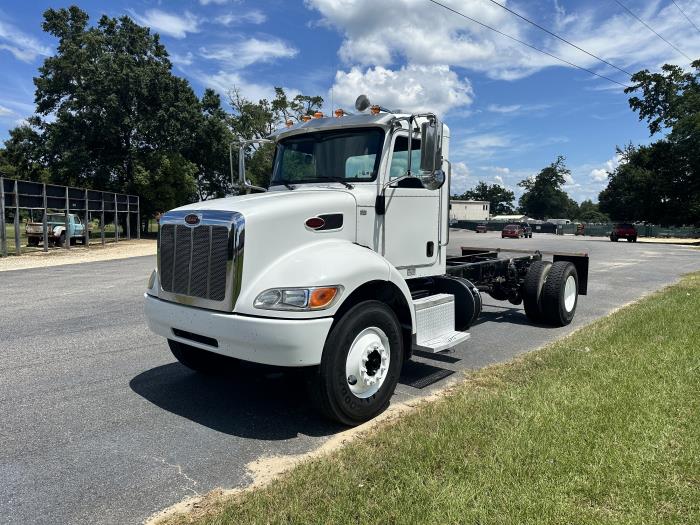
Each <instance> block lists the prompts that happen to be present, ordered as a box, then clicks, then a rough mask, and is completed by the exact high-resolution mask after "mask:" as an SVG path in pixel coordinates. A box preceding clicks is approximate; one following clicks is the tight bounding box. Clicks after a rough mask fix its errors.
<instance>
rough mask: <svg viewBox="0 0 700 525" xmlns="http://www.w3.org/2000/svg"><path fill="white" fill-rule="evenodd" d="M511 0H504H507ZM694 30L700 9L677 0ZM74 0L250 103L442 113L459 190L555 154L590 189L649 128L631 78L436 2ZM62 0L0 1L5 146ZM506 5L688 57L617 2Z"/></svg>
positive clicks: (588, 33) (623, 59) (517, 172)
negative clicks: (309, 99)
mask: <svg viewBox="0 0 700 525" xmlns="http://www.w3.org/2000/svg"><path fill="white" fill-rule="evenodd" d="M442 3H445V4H447V5H449V6H450V7H452V8H454V9H457V10H459V11H461V12H463V13H464V14H467V15H468V16H471V17H473V18H475V19H478V20H480V21H482V22H484V23H486V24H489V25H491V26H494V27H497V28H498V29H499V30H501V31H503V32H505V33H508V34H510V35H512V36H514V37H516V38H519V39H521V40H524V41H527V42H529V43H531V44H532V45H534V46H537V47H540V48H543V49H546V50H547V51H548V52H550V53H552V54H555V55H557V56H560V57H562V58H564V59H566V60H569V61H571V62H574V63H576V64H579V65H581V66H583V67H586V68H589V69H592V70H594V71H596V72H597V73H599V74H602V75H605V76H610V77H611V78H614V79H615V80H618V81H620V82H623V83H625V82H627V80H628V79H627V78H626V77H625V75H624V74H623V73H620V72H619V71H616V70H615V69H613V68H611V67H609V66H607V65H604V64H601V63H600V62H598V61H596V60H594V59H593V58H591V57H589V56H587V55H585V54H583V53H581V52H580V51H577V50H575V49H573V48H571V47H569V46H566V45H565V44H563V43H562V42H560V41H557V40H555V39H553V38H552V37H549V36H548V35H546V34H545V33H543V32H541V31H540V30H538V29H536V28H534V27H532V26H530V25H528V24H526V23H525V22H523V21H522V20H519V19H518V18H516V17H514V16H513V15H512V14H510V13H508V12H506V11H505V10H503V9H501V8H500V7H498V6H496V5H494V4H493V3H492V2H490V1H489V0H442ZM501 3H506V2H501ZM623 3H625V4H626V5H627V6H628V7H629V8H630V9H632V10H633V11H634V12H635V13H636V14H637V15H639V16H640V17H641V18H642V19H644V20H645V21H646V22H647V23H648V24H649V25H651V26H652V27H653V28H654V29H655V30H656V31H657V32H659V33H660V34H662V35H664V36H665V37H666V38H667V39H668V40H670V41H671V42H672V43H674V44H675V45H676V46H678V47H679V48H680V49H681V50H682V51H684V52H685V53H686V54H688V55H690V56H691V57H700V33H698V31H697V30H696V29H694V28H693V27H692V26H691V25H690V24H689V23H688V21H687V20H686V19H685V18H684V17H683V14H682V13H681V12H680V11H679V10H678V8H677V7H676V6H675V5H674V4H673V3H672V2H670V0H663V1H649V0H623ZM676 3H677V4H678V5H679V6H680V7H681V9H683V10H684V11H685V13H686V14H687V15H688V16H689V17H690V18H691V19H692V20H693V21H694V22H695V23H696V24H697V25H700V3H698V2H696V1H693V0H676ZM77 4H78V5H79V6H80V7H81V8H82V9H84V10H86V11H87V12H88V13H89V14H90V18H91V22H96V21H97V19H98V18H99V16H100V15H101V14H103V13H104V14H107V15H109V16H121V15H129V16H131V17H132V18H134V19H135V20H136V21H137V22H139V23H141V24H143V25H148V26H150V27H151V28H152V29H153V31H155V32H158V33H160V34H161V37H162V40H163V42H164V44H165V46H166V47H167V49H168V51H169V53H170V54H171V58H172V61H173V63H174V68H173V70H174V73H175V74H177V75H180V76H184V77H186V78H188V79H189V80H190V82H191V83H192V86H193V87H194V89H195V91H196V92H197V93H200V94H201V92H202V91H203V90H204V89H205V88H206V87H213V88H214V89H216V90H218V91H219V92H221V93H222V94H223V95H225V93H226V92H227V91H228V90H229V89H230V88H232V87H233V86H234V85H235V86H237V87H239V88H240V89H241V91H242V93H243V94H244V95H245V96H247V97H248V98H251V99H254V100H257V99H259V98H260V97H270V94H271V92H272V87H273V86H283V87H285V88H287V89H288V91H289V92H291V93H292V94H294V93H297V92H302V93H304V94H314V95H315V94H320V95H322V96H324V97H325V98H326V100H327V107H326V111H329V110H330V109H331V93H332V98H333V102H334V105H335V107H338V106H343V107H346V108H349V109H350V108H351V107H352V102H353V101H354V99H355V97H356V96H357V95H358V94H359V93H361V92H364V93H368V94H369V95H370V98H371V99H372V100H373V101H376V102H377V103H381V104H382V105H384V106H387V107H392V108H400V109H403V110H420V109H430V110H434V111H437V112H439V113H440V114H441V115H442V116H443V117H444V119H445V121H446V122H447V124H448V125H449V126H450V128H451V130H452V143H451V154H450V157H451V159H452V161H453V163H454V181H453V190H454V191H455V192H461V191H463V190H464V189H467V188H469V187H471V186H473V185H474V184H476V182H478V181H479V180H485V181H487V182H489V183H499V184H503V185H504V186H506V187H508V188H510V189H513V190H515V191H516V194H519V193H520V192H519V188H517V186H516V184H517V182H518V181H519V180H521V179H523V178H525V177H528V176H531V175H533V174H534V173H536V172H537V171H539V169H541V168H542V167H544V166H545V165H547V164H549V163H550V162H552V161H553V160H554V159H555V158H556V156H557V155H559V154H561V155H565V156H566V158H567V164H568V166H569V168H570V169H571V170H572V177H571V179H570V180H569V181H568V183H567V187H566V189H567V191H569V193H570V194H571V195H572V196H573V197H574V198H575V199H576V200H579V201H581V200H583V199H586V198H592V199H593V200H596V199H597V195H598V192H599V191H600V190H601V189H602V188H603V187H604V186H605V170H607V169H611V168H612V167H614V166H615V164H616V162H617V159H616V158H615V146H616V145H620V146H622V145H624V144H626V143H628V142H632V143H635V144H637V143H646V142H648V141H649V140H650V139H649V134H648V131H647V128H646V126H645V125H644V123H642V122H639V121H638V120H637V117H636V115H635V114H634V113H632V112H631V111H630V109H629V107H628V104H627V96H626V95H625V94H624V93H623V92H622V88H621V87H620V86H617V85H615V84H613V83H611V82H608V81H605V80H602V79H598V78H595V77H593V76H592V75H590V74H588V73H585V72H583V71H579V70H576V69H574V68H572V67H569V66H566V65H563V64H561V63H559V62H557V61H556V60H554V59H553V58H551V57H548V56H546V55H543V54H540V53H537V52H536V51H533V50H531V49H528V48H527V47H524V46H522V45H520V44H517V43H515V42H513V41H511V40H508V39H507V38H504V37H502V36H500V35H498V34H495V33H493V32H491V31H489V30H487V29H484V28H482V27H480V26H478V25H475V24H473V23H472V22H469V21H467V20H465V19H463V18H460V17H457V16H456V15H454V14H452V13H449V12H448V11H446V10H444V9H443V8H441V7H439V6H437V5H435V4H433V3H431V2H429V1H428V0H306V1H304V2H302V1H282V0H266V1H250V0H191V1H167V2H166V1H156V0H152V1H149V0H112V1H110V2H97V1H88V0H85V1H80V2H77ZM68 5H70V4H69V3H60V2H40V1H24V2H19V1H12V2H9V3H7V2H4V3H2V4H0V86H1V87H0V140H4V139H6V138H7V137H8V130H9V129H11V128H12V127H14V126H16V125H17V123H19V122H21V121H22V119H23V118H26V117H27V116H29V115H30V114H31V113H32V111H33V93H34V86H33V83H32V77H33V76H35V75H36V73H37V68H38V67H39V66H40V65H41V63H42V60H43V58H44V57H45V56H46V55H49V54H52V53H53V52H54V50H55V45H56V42H55V40H54V39H53V38H51V37H49V36H48V35H46V34H44V33H42V31H41V21H42V13H43V11H44V10H45V9H47V8H48V7H54V8H58V7H67V6H68ZM506 5H508V6H509V7H511V8H512V9H515V10H516V11H518V12H520V13H522V14H523V15H525V16H527V17H528V18H530V19H532V20H534V21H536V22H538V23H539V24H541V25H543V26H544V27H547V28H549V29H551V30H552V31H554V32H556V33H558V34H560V35H562V36H564V37H565V38H567V39H569V40H570V41H572V42H574V43H576V44H578V45H579V46H581V47H583V48H585V49H587V50H588V51H590V52H592V53H594V54H597V55H598V56H601V57H603V58H605V59H606V60H608V61H609V62H611V63H613V64H615V65H616V66H618V67H620V68H622V69H624V70H626V71H631V72H635V71H638V70H640V69H644V68H647V69H650V70H657V69H658V68H659V66H660V65H661V64H663V63H665V62H673V63H677V64H679V65H682V66H684V67H688V66H689V64H688V61H687V60H686V59H685V58H684V57H683V56H682V55H680V54H679V53H678V52H677V51H675V50H674V49H673V48H672V47H670V46H669V45H668V44H666V43H664V42H663V41H662V40H660V39H659V38H658V37H656V36H655V35H654V34H653V33H651V32H650V31H649V30H648V29H646V28H644V27H643V26H642V25H641V24H639V22H637V21H636V20H634V19H633V18H632V17H630V15H629V14H627V13H625V12H624V11H623V10H622V9H621V8H620V7H619V6H618V5H617V4H615V3H614V2H598V1H587V2H585V1H569V0H551V1H550V0H539V1H535V0H529V1H528V0H520V1H518V2H513V1H509V2H507V3H506Z"/></svg>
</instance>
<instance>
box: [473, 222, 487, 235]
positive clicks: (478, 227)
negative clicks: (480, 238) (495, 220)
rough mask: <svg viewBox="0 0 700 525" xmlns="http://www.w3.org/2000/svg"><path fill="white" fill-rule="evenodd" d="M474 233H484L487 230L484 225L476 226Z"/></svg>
mask: <svg viewBox="0 0 700 525" xmlns="http://www.w3.org/2000/svg"><path fill="white" fill-rule="evenodd" d="M475 231H476V233H486V232H487V231H489V229H488V228H487V227H486V225H485V224H477V225H476V228H475Z"/></svg>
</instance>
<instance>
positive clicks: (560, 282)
mask: <svg viewBox="0 0 700 525" xmlns="http://www.w3.org/2000/svg"><path fill="white" fill-rule="evenodd" d="M522 295H523V303H524V306H525V315H527V317H528V319H530V320H531V321H532V322H534V323H544V324H549V325H553V326H565V325H567V324H569V323H570V322H571V320H572V319H573V318H574V314H575V313H576V306H577V304H578V274H577V272H576V267H575V266H574V265H573V264H572V263H570V262H567V261H557V262H555V263H553V264H552V263H550V262H548V261H536V262H534V263H532V265H530V269H529V270H528V272H527V275H526V276H525V281H524V282H523V294H522Z"/></svg>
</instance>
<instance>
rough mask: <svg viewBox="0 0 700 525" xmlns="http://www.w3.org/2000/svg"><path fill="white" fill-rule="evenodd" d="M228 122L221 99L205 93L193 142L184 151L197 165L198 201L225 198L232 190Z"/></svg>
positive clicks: (228, 117)
mask: <svg viewBox="0 0 700 525" xmlns="http://www.w3.org/2000/svg"><path fill="white" fill-rule="evenodd" d="M230 120H231V119H230V116H229V115H228V114H227V113H226V112H225V111H224V110H223V108H222V107H221V97H220V96H219V95H218V94H217V93H215V92H214V91H213V90H211V89H207V90H205V91H204V95H203V96H202V100H201V115H200V118H199V119H198V122H197V127H196V130H197V131H196V133H195V139H194V142H193V144H192V147H191V148H188V150H187V152H186V157H187V158H188V159H189V160H191V161H192V162H193V163H194V165H195V166H196V174H195V177H196V180H197V195H198V197H199V199H200V200H207V199H212V198H218V197H224V196H226V195H230V194H231V193H232V192H233V191H234V188H233V184H232V181H231V167H230V164H229V146H230V144H231V143H232V142H233V141H234V138H233V137H234V135H233V132H232V130H231V122H230ZM234 153H235V154H236V155H237V152H234Z"/></svg>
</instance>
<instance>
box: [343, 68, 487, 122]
mask: <svg viewBox="0 0 700 525" xmlns="http://www.w3.org/2000/svg"><path fill="white" fill-rule="evenodd" d="M361 93H364V94H366V95H367V96H368V97H369V98H370V100H371V101H373V102H374V103H375V104H380V105H382V106H385V107H388V108H391V109H400V110H401V111H434V112H436V113H438V114H440V115H444V114H445V113H447V112H448V111H450V110H451V109H453V108H457V107H460V106H465V105H468V104H470V103H471V102H472V100H473V97H474V92H473V91H472V87H471V84H470V83H469V81H468V80H467V79H460V78H459V76H458V75H457V73H455V72H454V71H451V70H450V68H449V67H447V66H441V65H433V66H418V65H407V66H403V67H401V68H400V69H397V70H393V69H388V68H385V67H382V66H376V67H373V68H368V69H366V70H364V71H363V70H362V69H361V68H359V67H353V68H351V69H350V70H349V71H347V72H346V71H338V72H337V73H336V75H335V84H334V85H333V95H334V97H335V99H336V100H337V101H338V103H339V104H340V105H345V106H348V107H352V104H353V103H354V101H355V99H356V98H357V96H358V95H360V94H361Z"/></svg>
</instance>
